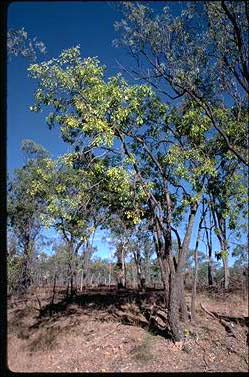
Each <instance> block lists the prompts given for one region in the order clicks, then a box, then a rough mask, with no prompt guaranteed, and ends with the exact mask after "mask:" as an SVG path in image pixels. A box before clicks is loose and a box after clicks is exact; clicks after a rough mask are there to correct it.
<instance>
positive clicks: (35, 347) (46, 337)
mask: <svg viewBox="0 0 249 377" xmlns="http://www.w3.org/2000/svg"><path fill="white" fill-rule="evenodd" d="M57 335H58V329H57V328H54V327H51V328H49V329H47V330H46V332H44V333H43V334H40V335H39V336H38V338H36V339H34V340H33V341H32V342H31V343H30V344H29V346H28V348H29V351H30V352H37V351H47V350H53V349H54V348H55V346H56V345H57V342H56V337H57Z"/></svg>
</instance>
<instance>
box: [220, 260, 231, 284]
mask: <svg viewBox="0 0 249 377" xmlns="http://www.w3.org/2000/svg"><path fill="white" fill-rule="evenodd" d="M222 263H223V269H224V288H225V289H228V286H229V280H230V271H229V267H228V258H227V256H226V255H224V256H223V257H222Z"/></svg>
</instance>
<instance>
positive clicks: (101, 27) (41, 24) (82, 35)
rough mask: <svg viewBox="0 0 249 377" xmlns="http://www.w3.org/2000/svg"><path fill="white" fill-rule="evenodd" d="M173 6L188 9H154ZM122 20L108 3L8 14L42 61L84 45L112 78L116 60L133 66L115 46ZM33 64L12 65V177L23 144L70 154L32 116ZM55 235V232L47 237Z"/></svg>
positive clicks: (30, 6) (33, 5)
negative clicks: (39, 47)
mask: <svg viewBox="0 0 249 377" xmlns="http://www.w3.org/2000/svg"><path fill="white" fill-rule="evenodd" d="M162 5H163V6H165V5H169V6H170V7H171V9H172V11H173V13H174V14H177V13H178V12H179V10H180V8H182V6H184V5H183V4H181V3H180V2H168V3H167V4H165V2H164V3H162V2H161V3H159V2H158V3H154V4H153V6H154V7H155V8H158V7H161V6H162ZM120 18H121V15H120V14H119V13H118V12H117V10H116V9H115V8H114V7H113V5H112V4H111V3H109V2H95V1H91V2H86V1H83V2H73V1H70V2H69V1H68V2H38V1H36V2H17V3H12V4H11V5H10V6H9V9H8V28H14V29H19V28H22V27H24V29H25V30H26V31H27V32H28V35H29V37H30V38H33V37H35V36H37V38H38V39H39V40H41V41H43V42H44V43H45V45H46V47H47V54H46V55H45V56H41V55H40V56H39V60H47V59H50V58H52V57H55V56H58V54H59V53H60V52H61V50H63V49H67V48H70V47H73V46H76V45H80V46H81V53H82V55H83V56H84V57H87V56H98V58H99V59H100V61H101V62H102V63H103V64H105V65H106V66H107V68H108V69H107V75H108V76H109V75H113V74H115V73H117V72H118V71H120V69H119V67H118V64H117V62H116V59H117V60H118V61H120V62H121V63H122V64H123V65H125V66H126V67H128V66H129V65H130V64H131V63H132V62H131V58H130V57H129V56H128V54H127V52H126V51H124V50H123V49H120V48H118V49H117V48H114V47H112V41H113V39H115V38H117V33H116V32H115V30H114V27H113V24H114V22H115V21H117V20H119V19H120ZM28 64H29V63H28V61H27V60H26V59H24V58H22V57H17V58H14V59H13V61H12V62H10V63H9V64H8V78H7V96H8V97H7V167H8V172H9V173H10V174H12V173H13V170H14V169H15V168H17V167H20V166H21V165H22V164H23V159H22V154H21V151H20V146H21V141H22V140H23V139H32V140H34V141H35V142H37V143H39V144H42V145H43V146H44V147H45V148H46V149H47V150H48V151H49V152H50V153H51V155H52V157H56V156H58V155H60V154H63V153H65V152H67V151H69V150H70V147H69V146H68V145H67V144H65V143H64V142H63V141H62V140H61V138H60V134H59V132H58V129H53V130H49V129H48V127H47V125H46V123H45V114H44V112H42V113H32V112H31V111H30V110H29V106H30V105H32V103H33V99H32V96H33V92H34V89H35V82H34V81H33V80H31V79H30V78H28V76H27V67H28ZM48 234H50V235H52V236H53V232H51V231H50V232H48ZM102 236H103V234H102V233H98V235H97V239H96V242H95V245H96V246H97V247H98V249H99V251H98V255H101V256H102V257H108V256H109V247H108V244H107V243H106V242H103V241H102V240H101V238H102Z"/></svg>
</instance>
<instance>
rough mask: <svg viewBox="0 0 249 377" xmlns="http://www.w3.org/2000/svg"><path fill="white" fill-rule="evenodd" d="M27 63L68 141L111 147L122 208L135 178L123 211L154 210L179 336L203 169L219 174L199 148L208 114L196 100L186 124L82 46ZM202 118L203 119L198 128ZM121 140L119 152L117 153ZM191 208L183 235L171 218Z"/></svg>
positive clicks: (136, 214) (112, 184) (97, 150)
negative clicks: (107, 74) (109, 73)
mask: <svg viewBox="0 0 249 377" xmlns="http://www.w3.org/2000/svg"><path fill="white" fill-rule="evenodd" d="M29 71H30V74H31V76H32V77H34V78H35V79H37V80H38V84H39V85H38V89H37V91H36V93H35V105H34V106H33V107H32V110H34V111H39V110H40V109H41V107H42V106H43V105H49V104H50V105H52V106H53V108H54V111H53V112H52V113H51V114H50V115H49V117H48V124H49V126H50V127H52V126H53V125H54V124H55V123H58V124H59V125H60V127H61V133H62V136H63V138H64V140H65V141H67V142H69V143H71V144H76V143H77V144H80V143H83V144H84V143H86V144H87V146H86V145H85V147H84V148H85V149H87V148H88V150H90V151H91V154H92V155H93V156H94V158H97V157H98V156H99V155H101V151H102V152H103V154H104V155H106V154H107V153H108V156H109V159H110V160H109V161H110V163H111V165H110V166H109V167H108V168H107V170H106V176H107V177H108V181H107V184H109V191H110V190H112V191H114V192H116V193H117V194H118V197H119V199H120V200H119V204H121V206H122V207H123V208H124V207H125V206H126V205H127V204H128V203H129V201H130V198H132V195H133V192H134V189H133V188H132V185H131V183H132V182H135V183H136V186H137V189H136V190H135V191H136V192H137V196H136V197H135V198H134V202H133V207H132V208H131V209H125V211H124V213H125V215H126V218H130V219H132V221H133V222H134V224H135V223H138V222H140V221H141V219H142V218H143V216H145V213H148V214H149V219H150V221H152V228H153V232H154V236H155V242H156V244H157V245H158V255H159V256H160V258H161V261H162V263H161V265H160V266H161V269H162V272H163V274H162V276H164V286H165V301H166V302H167V305H168V306H169V320H170V325H171V329H172V332H173V334H174V336H175V337H176V338H179V337H180V336H181V335H180V333H181V330H180V325H179V321H178V315H179V314H178V312H179V307H181V312H182V313H184V307H185V304H184V293H183V269H184V264H185V259H186V253H187V250H188V247H189V242H190V238H191V234H192V229H193V224H194V220H195V217H196V213H197V209H198V204H199V201H200V199H201V195H202V190H203V187H204V181H205V175H206V174H209V175H212V174H215V169H214V166H213V161H212V158H211V157H210V155H209V154H208V153H206V151H205V148H206V146H205V144H201V146H200V148H197V142H196V133H197V136H198V138H201V139H202V138H203V134H204V132H205V131H206V124H207V125H208V124H209V122H210V120H209V119H208V118H207V116H206V115H205V114H203V113H201V112H200V111H198V107H197V109H196V106H195V104H192V105H191V104H190V107H189V108H188V109H187V111H186V114H185V118H184V120H183V123H182V124H183V127H181V124H179V117H177V116H175V113H174V112H173V113H172V112H169V111H168V107H167V106H166V105H165V104H163V103H162V102H161V101H160V99H159V98H158V97H157V96H156V95H155V94H154V93H153V91H152V89H151V88H149V87H148V86H145V85H134V86H129V85H128V84H127V83H126V82H125V81H124V80H123V79H122V78H121V76H120V75H117V76H116V77H112V78H110V79H109V80H108V81H107V82H106V81H105V80H104V79H103V71H104V68H103V67H101V66H100V65H99V62H98V60H97V59H96V58H93V59H91V58H87V59H82V58H81V57H80V51H79V48H73V49H70V50H65V51H63V52H62V53H61V55H60V56H59V58H57V59H53V60H50V61H48V62H44V63H42V64H40V65H38V64H35V65H31V66H30V68H29ZM193 107H194V111H193ZM190 120H194V121H195V122H196V129H195V130H194V133H193V134H191V132H190V131H189V128H188V124H189V122H190ZM198 124H204V127H202V128H200V129H199V128H198ZM172 126H173V130H172ZM186 129H187V131H188V132H187V135H186ZM186 137H187V144H186V146H184V143H183V141H184V140H185V139H186ZM118 146H119V148H120V150H121V152H120V151H119V152H118V157H117V158H116V157H115V156H116V153H117V150H118ZM202 149H204V151H202ZM85 153H86V152H85ZM67 158H71V157H70V156H69V155H68V157H67ZM102 161H103V159H102ZM179 164H180V165H179ZM131 177H133V179H131ZM183 181H184V182H188V185H189V192H187V191H186V190H185V189H184V187H183V186H182V182H183ZM179 189H181V190H182V193H181V194H180V193H178V190H179ZM141 202H143V203H144V204H142V205H141ZM125 208H127V207H125ZM146 211H147V212H146ZM187 211H189V213H188V219H187V226H186V232H185V234H184V237H183V239H182V240H181V238H180V236H179V233H178V232H177V230H176V229H175V228H174V227H173V223H174V222H175V223H176V224H177V221H178V222H179V221H183V219H184V220H185V217H186V212H187ZM172 232H174V233H175V234H176V235H177V240H178V249H179V250H178V251H179V253H178V261H177V265H176V264H175V263H174V261H173V255H172ZM168 279H169V281H168ZM169 285H170V287H169ZM169 288H170V289H169ZM179 291H180V292H182V293H181V295H179Z"/></svg>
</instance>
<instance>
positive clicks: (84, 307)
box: [30, 289, 171, 338]
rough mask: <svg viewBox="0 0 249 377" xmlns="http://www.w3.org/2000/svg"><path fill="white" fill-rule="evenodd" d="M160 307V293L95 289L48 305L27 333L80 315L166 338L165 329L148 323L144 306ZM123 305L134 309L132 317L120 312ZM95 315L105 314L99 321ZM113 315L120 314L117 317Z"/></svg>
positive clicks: (162, 299) (161, 292)
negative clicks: (120, 324)
mask: <svg viewBox="0 0 249 377" xmlns="http://www.w3.org/2000/svg"><path fill="white" fill-rule="evenodd" d="M153 304H154V305H161V306H162V307H163V305H164V292H163V291H162V290H155V289H153V290H152V289H146V290H145V291H144V292H140V291H138V290H132V289H115V290H114V289H110V290H108V289H98V290H96V291H95V290H91V291H86V292H84V293H82V294H79V293H78V294H74V295H71V296H65V297H63V298H62V299H61V300H60V301H59V302H56V303H52V302H50V303H49V304H47V305H46V306H45V307H43V308H42V309H41V310H40V312H39V316H38V318H37V322H36V323H35V324H33V325H32V326H30V330H32V329H35V328H39V327H43V326H45V325H46V324H47V322H48V321H49V322H54V321H56V322H57V321H59V320H60V318H62V317H65V316H70V315H73V316H76V317H77V316H80V315H82V314H86V315H92V314H93V312H94V313H95V315H96V319H99V320H108V319H114V320H115V319H116V320H118V321H120V322H121V323H123V324H126V325H136V326H139V327H142V328H145V329H147V330H148V331H149V332H151V333H153V334H154V335H161V336H163V337H166V338H169V337H171V336H170V332H169V330H168V328H167V326H163V327H160V326H158V325H157V324H156V323H155V321H153V320H152V318H151V315H150V310H145V309H144V308H145V306H147V307H150V306H152V305H153ZM125 305H128V306H129V305H131V306H130V307H129V308H135V309H137V312H136V311H135V313H133V314H129V313H128V314H127V313H126V312H125V311H124V306H125ZM98 311H99V312H102V313H103V311H104V312H105V313H106V314H105V315H104V316H102V317H99V316H98ZM117 313H119V315H120V313H121V314H122V315H121V317H119V316H118V315H117Z"/></svg>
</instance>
